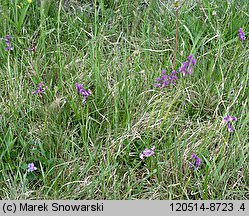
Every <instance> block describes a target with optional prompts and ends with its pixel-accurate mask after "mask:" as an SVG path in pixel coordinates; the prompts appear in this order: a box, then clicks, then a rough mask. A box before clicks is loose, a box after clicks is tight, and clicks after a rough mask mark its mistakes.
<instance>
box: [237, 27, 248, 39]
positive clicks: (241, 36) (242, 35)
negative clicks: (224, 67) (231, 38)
mask: <svg viewBox="0 0 249 216" xmlns="http://www.w3.org/2000/svg"><path fill="white" fill-rule="evenodd" d="M238 35H239V39H240V40H241V41H242V42H244V41H245V39H246V37H245V32H243V30H242V28H239V34H238Z"/></svg>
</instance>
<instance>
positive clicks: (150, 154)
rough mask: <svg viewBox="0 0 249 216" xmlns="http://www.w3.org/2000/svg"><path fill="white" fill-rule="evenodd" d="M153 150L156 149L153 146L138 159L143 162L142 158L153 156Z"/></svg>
mask: <svg viewBox="0 0 249 216" xmlns="http://www.w3.org/2000/svg"><path fill="white" fill-rule="evenodd" d="M155 148H156V147H155V146H153V147H152V148H150V149H148V148H146V149H145V150H144V151H143V152H142V153H140V154H139V157H140V159H142V160H143V159H144V157H150V156H152V155H154V149H155Z"/></svg>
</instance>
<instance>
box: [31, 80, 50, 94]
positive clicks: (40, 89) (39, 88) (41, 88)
mask: <svg viewBox="0 0 249 216" xmlns="http://www.w3.org/2000/svg"><path fill="white" fill-rule="evenodd" d="M46 88H47V86H45V87H43V82H41V83H40V84H39V86H38V88H37V90H35V91H34V92H32V94H42V93H44V91H45V90H46Z"/></svg>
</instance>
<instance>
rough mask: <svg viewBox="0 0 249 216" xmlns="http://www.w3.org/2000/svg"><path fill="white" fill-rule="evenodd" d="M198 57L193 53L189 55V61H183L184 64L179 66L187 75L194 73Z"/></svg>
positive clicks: (184, 74)
mask: <svg viewBox="0 0 249 216" xmlns="http://www.w3.org/2000/svg"><path fill="white" fill-rule="evenodd" d="M196 62H197V61H196V59H195V58H194V56H193V54H191V55H189V56H188V61H185V62H183V63H182V66H181V67H180V68H179V71H180V72H181V73H182V74H183V76H186V75H187V74H189V75H190V74H192V73H193V66H195V65H196Z"/></svg>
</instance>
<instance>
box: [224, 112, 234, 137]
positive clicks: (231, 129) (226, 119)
mask: <svg viewBox="0 0 249 216" xmlns="http://www.w3.org/2000/svg"><path fill="white" fill-rule="evenodd" d="M233 121H237V118H236V117H235V116H230V115H227V116H226V117H224V118H223V123H225V124H227V129H228V131H229V132H231V133H232V132H234V130H235V129H234V128H233V126H232V124H231V123H230V122H233Z"/></svg>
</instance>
